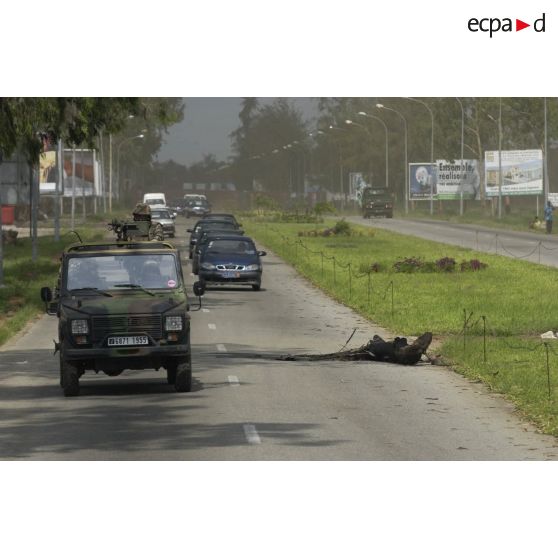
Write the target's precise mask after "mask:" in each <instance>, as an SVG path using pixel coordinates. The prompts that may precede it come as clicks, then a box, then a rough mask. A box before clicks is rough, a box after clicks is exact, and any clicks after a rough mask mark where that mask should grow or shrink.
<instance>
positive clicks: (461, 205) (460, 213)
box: [455, 97, 465, 215]
mask: <svg viewBox="0 0 558 558" xmlns="http://www.w3.org/2000/svg"><path fill="white" fill-rule="evenodd" d="M455 100H456V101H457V102H458V103H459V106H460V108H461V194H460V196H459V215H463V174H464V168H463V165H464V162H463V151H464V147H465V109H464V108H463V103H462V102H461V99H460V98H459V97H456V98H455Z"/></svg>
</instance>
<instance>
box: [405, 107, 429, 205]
mask: <svg viewBox="0 0 558 558" xmlns="http://www.w3.org/2000/svg"><path fill="white" fill-rule="evenodd" d="M404 99H407V100H409V101H414V102H415V103H419V104H421V105H422V106H423V107H425V108H426V109H427V110H428V112H429V113H430V120H431V121H432V128H431V135H430V165H431V170H432V165H434V113H433V112H432V109H431V108H430V107H429V106H428V105H427V104H426V103H425V102H424V101H421V100H420V99H415V98H414V97H404ZM433 214H434V184H433V182H432V180H430V215H433Z"/></svg>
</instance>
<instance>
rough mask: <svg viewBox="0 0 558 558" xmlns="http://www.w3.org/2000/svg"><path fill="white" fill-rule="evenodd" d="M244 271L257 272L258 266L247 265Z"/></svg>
mask: <svg viewBox="0 0 558 558" xmlns="http://www.w3.org/2000/svg"><path fill="white" fill-rule="evenodd" d="M244 269H245V270H246V271H259V270H260V264H250V265H247V266H246V267H245V268H244Z"/></svg>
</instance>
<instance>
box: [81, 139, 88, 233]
mask: <svg viewBox="0 0 558 558" xmlns="http://www.w3.org/2000/svg"><path fill="white" fill-rule="evenodd" d="M80 155H81V156H80V159H81V173H80V174H81V203H82V213H83V222H84V223H85V219H86V218H87V211H86V209H85V160H84V157H83V155H84V153H83V147H82V148H81V153H80Z"/></svg>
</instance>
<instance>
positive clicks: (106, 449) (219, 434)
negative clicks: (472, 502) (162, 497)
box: [0, 220, 558, 460]
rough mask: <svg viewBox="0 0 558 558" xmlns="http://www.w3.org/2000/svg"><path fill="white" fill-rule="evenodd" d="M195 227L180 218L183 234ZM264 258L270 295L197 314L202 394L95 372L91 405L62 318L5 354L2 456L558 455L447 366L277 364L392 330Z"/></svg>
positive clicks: (144, 375) (159, 377)
mask: <svg viewBox="0 0 558 558" xmlns="http://www.w3.org/2000/svg"><path fill="white" fill-rule="evenodd" d="M185 229H186V222H185V221H184V220H179V235H178V238H179V239H182V240H185V238H186V236H185ZM264 262H265V264H264V280H263V285H262V287H263V288H262V290H261V291H260V292H254V291H252V290H251V289H249V290H248V289H244V288H241V287H235V288H231V289H219V290H209V291H207V293H206V295H205V297H204V301H203V308H202V310H201V311H198V312H193V313H192V328H193V331H192V343H193V369H194V389H193V391H192V392H191V393H187V394H177V393H176V392H175V391H174V388H173V387H172V386H169V385H167V383H166V378H165V373H164V371H163V370H161V371H159V372H155V371H143V372H130V371H128V372H125V373H124V374H123V375H121V376H118V377H116V378H109V377H107V376H105V375H103V374H99V375H98V376H97V375H95V374H94V373H92V372H87V373H86V374H85V376H83V377H82V380H81V385H82V390H81V395H80V397H78V398H64V397H63V395H62V392H61V389H60V387H59V385H58V358H57V356H56V357H55V356H53V343H52V339H54V338H55V332H56V318H53V317H48V316H45V317H43V318H41V319H40V320H39V321H37V322H36V323H34V324H33V325H32V326H31V327H30V328H28V330H27V331H26V332H25V333H24V334H23V335H20V336H19V337H18V338H17V339H14V340H12V342H10V343H9V344H7V345H5V346H4V347H2V348H0V351H1V352H0V401H1V407H0V458H1V459H24V460H38V459H39V460H49V459H58V460H60V459H61V460H74V459H81V460H511V459H513V460H528V459H530V460H542V459H556V457H557V456H558V446H557V444H556V440H555V439H554V438H553V437H549V436H543V435H540V434H538V433H536V432H535V431H534V428H533V427H532V426H530V425H529V424H527V423H525V422H524V421H522V420H521V419H520V418H519V416H518V415H517V414H516V413H515V412H514V410H513V407H512V406H511V404H509V403H507V402H505V401H504V400H503V399H502V398H501V397H498V396H495V395H492V394H489V393H487V391H486V390H485V389H484V388H483V387H482V386H481V385H480V384H476V383H471V382H469V381H467V380H465V379H464V378H462V377H461V376H459V375H457V374H455V373H453V372H451V371H450V370H448V369H446V368H443V367H435V366H431V365H429V364H419V365H417V366H412V367H403V366H398V365H393V364H387V363H341V362H323V361H322V362H284V361H278V360H275V357H276V356H278V355H281V354H287V353H309V352H311V353H316V352H332V351H335V350H338V349H340V348H341V347H342V346H343V345H344V343H345V341H346V340H347V338H348V337H349V336H350V334H351V333H352V331H353V329H354V328H357V332H356V334H355V336H354V337H353V339H352V341H351V343H350V346H351V347H356V346H359V345H361V344H362V343H364V342H366V341H367V340H368V339H370V338H371V337H372V336H373V335H374V334H375V333H379V334H380V335H383V336H388V335H389V334H388V333H386V332H384V331H383V330H381V328H379V327H377V326H376V325H374V324H372V323H369V322H367V321H365V320H364V319H363V318H361V317H359V316H358V315H357V314H355V313H354V312H352V311H351V310H349V309H347V308H345V307H344V306H342V305H340V304H337V303H336V302H334V301H332V300H331V299H329V298H328V297H326V296H325V295H323V294H322V293H321V292H320V291H318V290H317V289H316V288H314V287H313V286H311V285H310V284H309V283H307V282H306V281H305V280H303V279H301V278H300V277H298V276H297V274H296V273H295V272H294V271H293V269H292V268H291V267H289V266H288V265H286V264H284V263H283V262H282V261H281V260H280V259H279V258H277V257H276V256H274V255H273V254H268V256H266V258H265V260H264ZM185 265H186V267H185V271H187V272H188V273H187V274H188V276H189V277H190V275H189V269H188V267H187V266H188V264H187V263H186V262H185ZM192 279H193V278H192V277H190V280H192Z"/></svg>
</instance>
